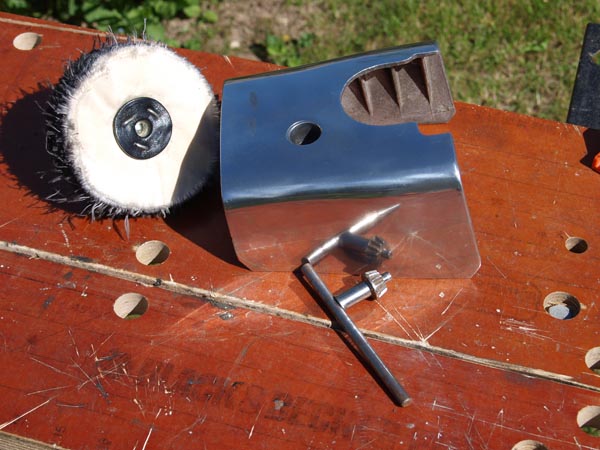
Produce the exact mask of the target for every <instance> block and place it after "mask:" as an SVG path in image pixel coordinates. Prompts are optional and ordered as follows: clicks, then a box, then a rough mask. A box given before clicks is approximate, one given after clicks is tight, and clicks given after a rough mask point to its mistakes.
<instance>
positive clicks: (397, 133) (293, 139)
mask: <svg viewBox="0 0 600 450" xmlns="http://www.w3.org/2000/svg"><path fill="white" fill-rule="evenodd" d="M359 88H360V89H359ZM359 91H360V92H359ZM453 113H454V105H453V103H452V97H451V95H450V91H449V89H448V84H447V81H446V78H445V73H444V68H443V64H442V60H441V56H440V53H439V49H438V48H437V46H436V45H435V44H433V43H424V44H418V45H414V46H406V47H398V48H393V49H388V50H384V51H378V52H373V53H367V54H363V55H358V56H353V57H347V58H342V59H338V60H334V61H329V62H325V63H321V64H316V65H312V66H307V67H303V68H298V69H290V70H281V71H277V72H271V73H268V74H261V75H258V76H254V77H250V78H241V79H234V80H228V81H226V83H225V86H224V89H223V96H222V112H221V184H222V197H223V203H224V207H225V213H226V217H227V222H228V226H229V230H230V233H231V236H232V240H233V243H234V246H235V250H236V253H237V256H238V258H239V259H240V261H241V262H243V263H244V264H245V265H246V266H248V267H249V268H250V269H252V270H259V271H292V270H294V269H296V268H297V267H298V262H299V261H301V260H302V259H303V258H304V259H307V260H308V261H310V262H311V263H312V264H315V263H316V262H317V261H319V267H318V269H319V272H323V273H327V272H330V273H331V272H333V273H339V272H341V273H351V274H360V273H363V272H365V271H368V270H373V269H378V270H381V271H389V272H392V273H393V274H394V275H395V276H400V277H413V278H449V277H470V276H472V275H473V274H474V273H475V272H476V271H477V269H478V268H479V265H480V258H479V253H478V251H477V246H476V242H475V238H474V234H473V230H472V226H471V221H470V218H469V213H468V210H467V206H466V202H465V196H464V192H463V188H462V183H461V180H460V174H459V169H458V166H457V162H456V156H455V153H454V146H453V142H452V138H451V136H450V135H449V134H438V135H423V134H421V132H420V131H419V128H418V125H417V122H419V123H425V122H427V123H429V122H435V121H446V120H448V119H449V118H450V117H451V116H452V114H453ZM344 233H352V234H354V235H355V236H354V237H355V239H354V241H353V242H352V243H350V244H349V243H348V235H347V234H344ZM358 238H361V239H362V244H359V241H358V240H357V239H358ZM350 240H352V239H350ZM369 241H371V243H370V244H369ZM365 242H366V244H365ZM361 245H363V248H364V251H357V246H358V247H360V246H361ZM378 246H379V247H380V250H377V247H378ZM378 251H379V252H380V253H379V254H378V255H377V252H378ZM373 252H375V254H376V255H375V256H374V254H373ZM325 256H327V258H325Z"/></svg>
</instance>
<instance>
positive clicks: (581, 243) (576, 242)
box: [565, 236, 588, 253]
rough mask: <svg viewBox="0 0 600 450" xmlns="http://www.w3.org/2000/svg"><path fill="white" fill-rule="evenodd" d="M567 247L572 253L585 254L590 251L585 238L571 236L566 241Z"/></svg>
mask: <svg viewBox="0 0 600 450" xmlns="http://www.w3.org/2000/svg"><path fill="white" fill-rule="evenodd" d="M565 247H567V250H569V251H570V252H571V253H583V252H585V251H586V250H587V249H588V243H587V241H586V240H585V239H583V238H580V237H576V236H571V237H570V238H568V239H567V240H566V241H565Z"/></svg>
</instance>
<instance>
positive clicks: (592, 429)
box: [577, 406, 600, 437]
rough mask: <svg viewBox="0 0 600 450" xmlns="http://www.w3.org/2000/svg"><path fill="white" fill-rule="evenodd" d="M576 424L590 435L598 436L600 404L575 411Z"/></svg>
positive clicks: (599, 433)
mask: <svg viewBox="0 0 600 450" xmlns="http://www.w3.org/2000/svg"><path fill="white" fill-rule="evenodd" d="M577 425H579V428H581V430H582V431H584V432H586V433H587V434H589V435H590V436H594V437H600V406H586V407H584V408H581V409H580V410H579V412H578V413H577Z"/></svg>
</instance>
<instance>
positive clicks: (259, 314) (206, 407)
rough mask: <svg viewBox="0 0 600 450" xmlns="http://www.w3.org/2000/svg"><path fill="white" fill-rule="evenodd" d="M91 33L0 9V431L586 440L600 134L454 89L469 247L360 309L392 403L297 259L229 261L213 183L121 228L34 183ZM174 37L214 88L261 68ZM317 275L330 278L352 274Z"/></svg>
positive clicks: (235, 444)
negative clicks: (269, 269)
mask: <svg viewBox="0 0 600 450" xmlns="http://www.w3.org/2000/svg"><path fill="white" fill-rule="evenodd" d="M24 32H34V33H37V34H38V35H39V36H40V42H39V43H38V45H37V46H36V47H35V48H33V49H31V50H29V51H27V50H19V49H17V48H15V47H14V45H13V40H14V38H15V37H16V36H18V35H20V34H21V33H24ZM93 39H94V33H93V32H90V31H88V30H82V29H78V28H74V27H66V26H61V25H58V24H55V23H49V22H41V21H35V20H33V19H24V18H20V17H17V16H10V15H6V14H2V15H0V61H2V66H1V67H2V68H1V69H0V100H1V102H0V103H1V105H2V115H1V128H0V152H1V155H2V162H1V165H0V198H1V200H2V204H1V208H0V250H1V251H0V283H1V284H0V286H1V287H0V367H1V370H0V399H1V402H0V428H1V429H2V433H3V434H2V436H3V439H4V440H5V441H6V442H9V441H10V439H17V438H15V437H14V436H19V437H22V438H30V439H33V440H36V441H42V442H44V443H47V444H56V445H57V446H61V447H65V448H71V449H133V448H135V449H158V448H160V449H165V448H174V449H175V448H176V449H188V448H189V449H197V448H199V449H203V448H208V449H228V448H231V449H241V448H248V449H250V448H269V449H270V448H285V449H292V448H293V449H296V448H298V449H306V448H332V449H333V448H341V449H348V448H352V449H367V448H371V449H390V448H414V449H425V448H431V449H435V448H447V449H467V448H472V449H481V448H487V449H507V448H511V447H512V446H513V445H516V444H518V443H520V442H521V441H525V440H533V441H537V442H539V443H541V444H543V445H544V446H545V447H546V448H549V449H571V448H573V449H577V448H579V449H581V448H586V449H592V448H600V438H597V437H593V436H591V435H589V434H587V433H586V432H584V431H583V430H582V429H581V428H580V426H579V424H578V420H577V418H578V414H579V417H580V422H581V420H583V419H582V417H583V416H584V415H585V414H586V413H590V416H594V412H595V411H596V410H595V409H594V408H588V407H594V406H596V405H598V406H600V377H599V375H597V374H596V373H595V372H594V371H593V370H592V369H593V368H594V364H596V362H597V360H598V357H597V355H596V352H595V351H591V352H590V350H592V349H594V348H595V347H597V346H600V335H599V326H598V319H599V318H600V301H599V300H600V299H599V298H598V289H599V288H600V264H599V254H600V226H599V224H600V174H598V173H595V172H594V171H592V170H591V169H590V167H589V163H590V161H591V158H592V157H593V156H594V155H595V154H596V153H597V151H598V150H600V147H598V148H596V147H595V145H596V144H598V143H599V142H600V140H599V139H598V136H597V135H595V134H594V133H593V132H592V131H586V130H584V129H582V128H578V127H576V126H571V125H565V124H562V123H556V122H550V121H545V120H540V119H535V118H531V117H525V116H521V115H517V114H511V113H506V112H502V111H497V110H493V109H488V108H482V107H477V106H472V105H466V104H460V103H459V104H457V114H456V116H455V118H454V119H453V120H452V121H451V122H450V124H449V125H444V126H436V127H429V128H428V131H427V132H430V131H436V132H437V131H440V130H447V129H449V130H450V131H451V132H452V134H453V136H454V140H455V144H456V148H457V153H458V159H459V164H460V167H461V171H462V179H463V183H464V188H465V192H466V196H467V200H468V204H469V207H470V211H471V215H472V220H473V223H474V228H475V233H476V237H477V241H478V245H479V250H480V252H481V257H482V267H481V269H480V270H479V272H478V273H477V274H476V275H475V276H474V277H473V278H472V279H468V280H464V279H459V280H412V279H410V280H403V279H394V280H392V281H391V282H390V292H389V293H388V294H387V295H386V296H385V297H383V298H382V299H380V300H378V301H377V302H363V303H362V304H360V305H358V306H356V307H355V308H354V309H353V310H352V314H351V315H352V317H353V318H354V319H355V321H356V322H357V324H358V325H359V326H360V327H361V328H362V329H363V330H364V332H365V334H366V335H367V336H368V337H369V338H370V341H371V343H372V344H373V346H374V347H375V348H376V350H377V351H378V352H379V354H380V355H381V357H382V359H383V360H384V361H386V363H387V364H388V365H389V367H390V368H391V370H392V372H393V373H394V374H396V375H397V376H398V377H399V378H400V379H401V381H402V383H403V385H404V386H405V388H406V390H407V391H408V392H410V393H411V395H412V397H413V405H411V406H409V407H407V408H399V407H396V406H395V405H394V404H393V403H392V402H391V401H390V399H389V398H388V397H387V396H386V394H385V393H384V392H383V391H382V390H381V389H380V388H379V386H378V385H377V384H376V383H375V382H374V380H373V378H371V376H370V375H369V373H368V372H367V371H366V370H365V369H364V367H363V366H362V365H361V364H360V362H359V361H358V360H357V359H356V357H355V356H354V354H353V353H352V352H351V351H350V350H349V349H348V347H347V346H346V345H345V344H344V342H343V341H342V340H341V339H340V336H339V335H338V334H336V332H335V331H333V330H331V329H330V322H329V320H328V319H327V316H326V315H325V314H324V312H323V310H322V309H321V307H320V306H319V303H318V302H317V301H316V300H315V298H314V297H313V296H312V295H311V294H310V292H309V291H308V290H307V289H306V286H305V284H304V283H303V282H302V281H301V280H300V279H299V278H298V276H297V275H296V274H293V273H259V272H250V271H249V270H247V269H245V268H244V267H243V266H242V265H241V264H240V263H239V262H237V260H236V258H235V255H234V252H233V247H232V243H231V240H230V237H229V234H228V230H227V226H226V223H225V219H224V213H223V209H222V206H221V204H220V200H219V193H218V188H217V187H212V188H210V189H208V190H207V191H205V192H203V193H202V194H200V195H199V196H197V198H195V199H194V200H192V201H191V202H189V203H187V204H186V205H185V206H184V207H182V208H180V209H178V210H177V211H175V212H174V213H173V214H172V215H170V216H168V217H167V218H166V219H161V218H144V219H137V220H131V221H130V228H131V229H130V235H129V237H127V235H126V233H125V231H124V224H123V222H122V221H114V222H113V221H96V222H90V221H89V220H87V219H85V218H79V217H76V216H75V215H73V214H72V211H68V210H63V209H60V208H57V207H55V206H53V205H52V204H50V203H48V202H46V201H45V200H43V198H45V197H46V196H47V195H49V194H50V193H51V191H50V190H49V187H48V186H47V184H46V182H45V181H44V180H43V179H40V172H43V171H44V170H47V169H48V167H49V164H50V162H49V159H48V156H46V154H45V150H44V126H43V118H42V115H41V109H40V105H43V104H44V102H45V100H46V99H47V98H48V94H49V88H48V85H49V84H50V83H54V82H56V81H57V80H58V78H59V76H60V75H61V73H62V70H63V63H64V61H65V60H67V59H68V58H76V57H77V56H78V55H79V53H80V51H87V50H89V49H90V48H91V47H92V44H93ZM181 54H183V55H184V56H186V57H187V58H189V59H190V60H191V61H192V62H193V63H194V64H196V65H197V66H198V67H200V68H201V69H202V70H203V72H204V74H205V76H206V77H207V78H208V80H209V81H210V82H211V84H212V85H213V87H214V89H215V90H216V91H217V93H220V90H221V88H222V84H223V81H224V80H225V79H227V78H230V77H235V76H241V75H246V74H250V73H256V72H261V71H266V70H273V69H274V67H272V66H269V65H267V64H262V63H256V62H251V61H246V60H241V59H236V58H233V57H232V58H225V57H222V56H218V55H210V54H205V53H199V52H189V51H183V50H182V51H181ZM569 237H581V238H583V239H585V241H586V242H587V248H585V245H584V244H580V245H579V246H578V247H576V248H575V249H574V250H579V251H581V250H585V251H584V252H579V253H577V252H575V251H569V250H568V249H567V247H566V245H565V242H566V240H567V239H568V238H569ZM149 240H160V241H162V242H164V243H166V244H167V245H168V247H169V248H170V256H169V257H168V259H167V260H166V261H165V262H164V263H162V264H160V265H154V266H146V265H143V264H141V263H140V262H138V260H137V259H136V249H137V248H138V246H140V245H141V244H143V243H144V242H146V241H149ZM571 242H572V240H571V241H569V243H571ZM324 278H325V281H326V282H327V284H328V285H329V286H330V287H331V288H332V290H334V291H335V290H338V289H340V288H342V287H343V286H344V285H347V284H349V283H352V282H354V281H355V280H350V279H348V277H346V276H342V275H327V276H324ZM554 292H566V293H568V294H570V295H571V296H570V297H568V300H567V304H568V306H574V305H575V306H577V304H578V305H579V312H578V314H576V316H575V317H573V318H571V319H569V320H559V319H556V318H554V317H552V316H551V315H550V314H548V312H547V311H546V309H545V306H544V299H545V298H546V297H547V296H548V295H549V294H552V293H554ZM125 293H136V294H140V295H143V296H145V298H146V299H147V301H148V309H147V311H146V312H145V314H143V315H142V316H141V317H139V318H137V319H135V320H123V319H121V318H120V317H118V316H117V315H116V314H115V312H114V310H113V306H114V303H115V300H116V299H117V298H119V297H120V296H121V295H122V294H125ZM557 295H559V294H557ZM551 298H553V297H551ZM569 302H570V303H569ZM546 306H547V305H546ZM586 355H587V360H586ZM590 367H591V368H590ZM582 411H583V412H582ZM591 425H594V423H593V422H592V424H591ZM4 433H8V434H4ZM5 441H3V442H5ZM19 441H21V439H19ZM31 445H33V444H31ZM527 445H529V447H527ZM32 448H33V447H32ZM517 448H519V449H521V450H522V449H524V448H544V447H535V446H534V445H533V444H532V443H531V442H529V444H523V443H521V444H518V445H517Z"/></svg>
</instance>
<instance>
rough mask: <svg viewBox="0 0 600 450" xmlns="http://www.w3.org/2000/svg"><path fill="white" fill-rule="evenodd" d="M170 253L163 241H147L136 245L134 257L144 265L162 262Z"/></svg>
mask: <svg viewBox="0 0 600 450" xmlns="http://www.w3.org/2000/svg"><path fill="white" fill-rule="evenodd" d="M170 254H171V250H169V247H168V246H167V244H165V243H164V242H161V241H148V242H144V243H143V244H142V245H140V246H139V247H138V249H137V250H136V252H135V257H136V258H137V260H138V261H139V262H140V263H142V264H144V265H146V266H154V265H156V264H162V263H164V262H165V261H166V260H167V258H168V257H169V255H170Z"/></svg>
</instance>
